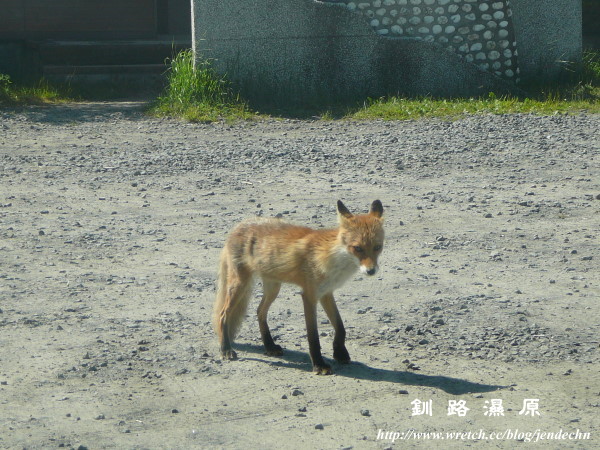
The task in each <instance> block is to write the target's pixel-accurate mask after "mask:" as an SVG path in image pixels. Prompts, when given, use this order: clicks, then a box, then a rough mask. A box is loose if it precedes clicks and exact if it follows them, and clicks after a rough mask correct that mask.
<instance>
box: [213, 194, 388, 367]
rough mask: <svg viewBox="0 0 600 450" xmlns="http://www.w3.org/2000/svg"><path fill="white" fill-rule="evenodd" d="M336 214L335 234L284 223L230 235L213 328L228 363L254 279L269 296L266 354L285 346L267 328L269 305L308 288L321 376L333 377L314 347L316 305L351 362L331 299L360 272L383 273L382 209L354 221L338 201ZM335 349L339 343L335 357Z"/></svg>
mask: <svg viewBox="0 0 600 450" xmlns="http://www.w3.org/2000/svg"><path fill="white" fill-rule="evenodd" d="M338 212H339V227H338V228H335V229H328V230H313V229H311V228H307V227H302V226H297V225H292V224H289V223H287V222H284V221H282V220H279V219H251V220H246V221H244V222H242V223H240V224H239V225H237V226H236V227H235V228H234V229H233V230H232V231H231V233H230V235H229V237H228V239H227V241H226V243H225V247H224V248H223V251H222V253H221V260H220V266H219V281H218V288H217V296H216V301H215V305H214V324H215V330H216V332H217V334H218V336H219V339H220V342H221V352H222V355H223V357H224V358H228V359H235V358H236V356H237V355H236V353H235V351H233V349H232V348H231V345H232V343H233V340H234V337H235V335H236V333H237V331H238V330H239V327H240V325H241V323H242V320H243V318H244V316H245V314H246V309H247V305H248V301H249V297H250V294H251V291H252V287H253V282H254V279H255V278H256V277H260V278H261V279H262V281H263V291H264V292H263V299H262V301H261V303H260V306H259V307H258V319H259V325H260V328H261V334H262V337H263V342H264V344H265V347H266V349H267V353H268V354H272V355H279V354H281V352H282V349H281V347H279V346H277V345H275V344H274V342H273V340H272V338H271V335H270V332H269V329H268V325H267V322H266V319H267V312H268V309H269V306H270V305H271V303H272V302H273V301H274V300H275V298H276V296H277V294H278V292H279V288H280V286H281V284H282V283H292V284H295V285H297V286H300V287H301V288H302V290H303V294H302V298H303V302H304V308H305V317H306V321H307V331H308V333H309V346H310V348H311V358H312V360H313V366H314V368H315V371H317V372H318V373H330V372H331V371H330V368H329V366H327V365H326V364H325V363H324V362H323V361H322V358H321V355H320V350H319V351H318V352H317V350H316V349H315V348H314V346H315V345H318V335H317V337H316V342H315V337H314V334H315V333H316V318H314V317H316V316H315V311H316V305H317V303H318V302H321V303H322V305H323V307H324V309H325V311H326V312H327V314H328V316H330V321H331V322H332V324H333V326H334V328H335V329H336V336H337V335H338V334H339V335H340V336H341V337H340V338H339V339H338V342H337V351H338V356H340V358H339V359H342V360H343V359H347V360H349V356H347V351H346V349H345V346H344V343H343V340H344V336H345V332H344V330H343V324H342V321H341V318H340V317H339V312H338V311H337V307H336V306H335V302H334V301H333V295H332V293H333V291H334V290H335V289H336V288H338V287H340V286H341V285H342V284H343V283H344V282H345V281H346V280H347V279H348V278H349V277H350V276H352V274H354V273H355V272H356V270H357V269H359V268H360V269H361V271H363V272H364V273H367V274H369V275H372V274H374V273H375V271H376V270H377V257H378V256H379V253H380V252H381V246H382V245H383V238H384V232H383V219H382V218H381V215H382V214H383V207H382V206H381V202H379V201H378V200H376V201H375V202H373V205H372V207H371V212H370V213H369V214H363V215H357V216H354V215H352V214H351V213H350V212H349V211H348V210H347V209H346V207H345V206H344V205H343V203H342V202H338ZM313 316H314V317H313ZM313 322H314V323H313ZM311 336H312V337H311ZM335 350H336V344H335V340H334V357H336V352H335ZM317 353H318V354H317ZM336 359H338V358H337V357H336ZM345 362H347V361H345Z"/></svg>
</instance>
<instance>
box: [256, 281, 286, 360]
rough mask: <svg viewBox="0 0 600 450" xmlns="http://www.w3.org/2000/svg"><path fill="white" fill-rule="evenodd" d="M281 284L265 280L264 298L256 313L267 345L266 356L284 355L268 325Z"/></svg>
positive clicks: (261, 333)
mask: <svg viewBox="0 0 600 450" xmlns="http://www.w3.org/2000/svg"><path fill="white" fill-rule="evenodd" d="M280 288H281V283H278V282H276V281H270V280H266V279H264V278H263V297H262V300H261V302H260V305H258V310H257V311H256V313H257V315H258V326H259V328H260V335H261V336H262V340H263V343H264V344H265V350H266V354H267V355H270V356H281V355H283V349H282V348H281V346H280V345H277V344H275V342H274V341H273V337H272V336H271V331H270V330H269V325H268V324H267V313H268V312H269V307H270V306H271V303H273V301H274V300H275V298H277V294H279V289H280Z"/></svg>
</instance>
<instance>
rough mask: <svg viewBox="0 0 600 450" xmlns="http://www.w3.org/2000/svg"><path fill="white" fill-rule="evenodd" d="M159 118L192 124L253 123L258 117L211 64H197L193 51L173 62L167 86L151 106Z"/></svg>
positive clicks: (151, 109) (180, 54) (181, 53)
mask: <svg viewBox="0 0 600 450" xmlns="http://www.w3.org/2000/svg"><path fill="white" fill-rule="evenodd" d="M150 113H151V114H153V115H156V116H169V117H180V118H183V119H185V120H188V121H192V122H213V121H217V120H237V119H250V118H252V117H255V114H254V113H252V112H250V110H249V109H248V107H247V105H246V104H245V103H244V102H243V101H241V100H240V98H239V96H237V95H235V94H234V93H233V91H232V89H231V87H230V85H229V83H228V82H227V80H226V79H225V78H223V77H220V76H218V75H217V74H216V72H215V71H214V70H213V69H212V67H211V65H210V62H208V61H197V62H196V66H195V67H194V54H193V52H192V50H184V51H181V52H179V54H177V56H175V57H174V58H172V59H171V61H170V66H169V68H168V72H167V86H166V88H165V90H164V92H163V93H162V95H160V96H159V97H158V99H157V100H156V101H155V102H154V103H153V104H152V105H151V106H150Z"/></svg>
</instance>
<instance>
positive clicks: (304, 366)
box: [236, 344, 508, 395]
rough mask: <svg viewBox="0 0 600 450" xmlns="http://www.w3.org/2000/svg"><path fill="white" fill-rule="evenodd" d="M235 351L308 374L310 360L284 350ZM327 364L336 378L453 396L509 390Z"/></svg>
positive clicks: (244, 347)
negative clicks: (278, 353) (268, 352)
mask: <svg viewBox="0 0 600 450" xmlns="http://www.w3.org/2000/svg"><path fill="white" fill-rule="evenodd" d="M236 350H240V352H238V355H239V356H240V359H241V360H250V361H260V362H263V363H266V364H270V365H273V366H278V367H287V368H291V369H298V370H303V371H305V372H309V371H311V364H310V359H309V357H308V355H307V354H306V353H304V352H298V351H295V350H288V349H285V350H284V354H283V356H282V357H279V358H275V357H270V356H264V358H262V357H261V358H256V357H249V356H245V354H248V353H254V354H257V353H258V354H260V355H261V356H262V355H263V354H264V348H263V347H262V345H261V346H259V345H252V344H236ZM328 362H329V363H332V367H333V369H334V373H335V374H336V375H337V376H342V377H348V378H354V379H358V380H369V381H385V382H388V383H399V384H403V385H408V386H427V387H435V388H438V389H441V390H443V391H444V392H447V393H449V394H453V395H462V394H469V393H477V392H492V391H496V390H498V389H504V388H507V387H508V386H500V385H489V384H481V383H473V382H471V381H467V380H462V379H460V378H451V377H446V376H443V375H422V374H418V373H414V372H406V371H396V370H389V369H377V368H374V367H369V366H368V365H366V364H364V363H361V362H356V361H352V362H351V363H350V364H337V363H336V362H335V361H332V360H328Z"/></svg>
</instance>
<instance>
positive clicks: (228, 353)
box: [221, 349, 237, 361]
mask: <svg viewBox="0 0 600 450" xmlns="http://www.w3.org/2000/svg"><path fill="white" fill-rule="evenodd" d="M221 357H222V358H223V359H227V360H229V361H233V360H235V359H237V353H236V352H235V350H232V349H229V350H223V351H222V352H221Z"/></svg>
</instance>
